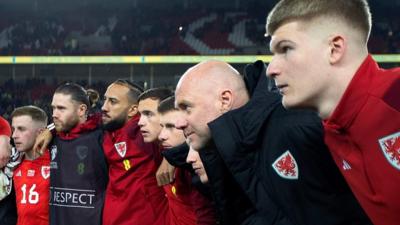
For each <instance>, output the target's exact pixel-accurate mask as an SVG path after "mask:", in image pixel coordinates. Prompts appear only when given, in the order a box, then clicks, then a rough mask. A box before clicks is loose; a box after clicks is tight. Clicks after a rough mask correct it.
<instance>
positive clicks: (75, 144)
mask: <svg viewBox="0 0 400 225" xmlns="http://www.w3.org/2000/svg"><path fill="white" fill-rule="evenodd" d="M266 30H267V34H268V35H270V36H271V42H270V49H271V51H272V53H273V57H272V60H271V62H270V63H269V65H268V67H267V68H266V66H265V65H264V63H263V62H260V61H258V62H255V63H253V64H249V65H248V66H247V67H246V69H245V73H244V76H242V75H241V74H240V73H239V72H237V71H236V70H235V69H234V68H233V67H232V66H230V65H229V64H227V63H225V62H222V61H216V60H208V61H204V62H201V63H199V64H197V65H195V66H193V67H191V68H189V69H188V70H187V71H186V72H185V73H184V74H183V75H182V77H181V78H180V80H179V82H178V84H177V87H176V90H175V94H173V92H172V91H170V90H168V89H164V88H155V89H149V90H146V91H144V92H143V91H142V90H141V88H140V87H138V86H136V85H135V84H132V83H130V82H128V81H125V80H117V81H115V82H113V83H112V84H110V85H109V86H108V88H107V91H106V92H105V93H104V104H103V106H102V109H101V111H102V112H101V115H100V114H97V113H94V112H91V111H90V110H89V109H90V106H91V105H92V104H91V102H90V101H89V98H88V97H87V93H86V91H85V90H84V89H83V88H82V87H81V86H79V85H76V84H71V83H67V84H63V85H61V86H60V87H58V88H57V90H56V91H55V93H54V96H53V101H52V103H51V105H52V109H53V112H52V117H53V122H54V125H55V130H56V132H53V134H52V137H49V134H50V132H48V131H47V132H42V131H43V130H44V128H45V126H46V124H47V117H46V116H45V113H44V112H43V111H42V110H41V109H39V108H37V107H35V106H23V107H20V108H17V109H15V111H14V112H13V114H12V115H11V120H12V122H11V126H12V130H13V133H12V136H11V137H12V139H13V141H14V146H15V148H16V149H17V150H18V151H20V152H24V154H23V155H24V156H23V160H22V163H21V164H20V165H19V166H17V167H16V168H15V169H13V180H14V189H15V192H16V196H17V198H16V203H17V211H18V224H21V225H22V224H33V222H32V221H37V222H34V224H48V223H50V224H74V225H75V224H106V225H108V224H114V225H124V224H141V225H142V224H143V225H145V224H156V225H162V224H177V225H178V224H179V225H180V224H187V225H189V224H227V225H236V224H237V225H239V224H240V225H241V224H243V225H244V224H259V225H268V224H271V225H273V224H275V225H294V224H301V225H317V224H327V225H328V224H329V225H330V224H331V225H339V224H376V225H395V224H398V221H399V220H400V216H399V212H400V203H399V201H398V200H399V199H400V194H398V193H399V192H398V191H397V189H398V188H399V187H400V97H399V96H400V70H399V69H391V70H383V69H381V68H379V67H378V65H377V63H376V62H375V61H374V60H373V58H372V56H371V55H369V54H368V50H367V41H368V38H369V34H370V30H371V15H370V11H369V6H368V3H367V2H366V0H338V1H329V0H296V1H292V0H281V1H279V2H278V3H277V5H276V6H275V7H274V8H273V10H272V11H271V12H270V13H269V15H268V18H267V25H266ZM0 127H1V133H0V135H2V136H0V142H1V143H0V144H1V146H2V148H3V149H2V151H1V154H2V155H0V159H1V161H2V162H1V163H2V165H1V166H5V164H6V163H7V160H5V159H6V158H7V157H6V154H4V153H3V152H4V149H7V150H8V149H10V147H9V144H8V142H9V137H10V135H11V131H10V129H9V128H7V125H6V123H5V122H4V121H3V122H2V123H1V126H0ZM41 132H42V134H41V135H40V137H43V139H41V140H42V141H39V142H38V143H39V144H40V145H41V147H42V148H46V147H47V146H48V150H44V151H36V150H34V149H35V148H34V143H35V140H36V138H37V137H38V136H39V133H41ZM46 134H47V135H46ZM46 136H47V137H46ZM39 139H40V138H39ZM45 139H46V140H47V142H46V141H43V140H45ZM50 139H52V141H51V143H50V144H48V142H49V141H50ZM38 152H39V153H40V154H39V153H38ZM42 153H43V154H42ZM3 154H4V155H3ZM3 156H4V160H3V158H2V157H3ZM3 161H4V162H3ZM189 165H191V166H189ZM46 190H49V193H50V195H48V194H46V193H48V192H46ZM11 202H12V201H11ZM0 203H1V204H3V203H5V199H4V200H2V201H1V202H0ZM0 210H2V209H0ZM46 212H47V214H46ZM46 215H49V216H48V217H46ZM48 218H49V219H48ZM2 224H3V223H2Z"/></svg>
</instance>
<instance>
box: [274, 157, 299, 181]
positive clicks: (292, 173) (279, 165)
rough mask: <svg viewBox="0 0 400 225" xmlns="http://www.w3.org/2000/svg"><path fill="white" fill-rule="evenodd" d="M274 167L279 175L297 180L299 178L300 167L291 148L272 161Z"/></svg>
mask: <svg viewBox="0 0 400 225" xmlns="http://www.w3.org/2000/svg"><path fill="white" fill-rule="evenodd" d="M272 168H274V170H275V172H276V173H277V174H278V175H279V176H281V177H283V178H285V179H290V180H297V179H298V178H299V167H298V166H297V162H296V160H295V158H294V157H293V155H292V154H291V153H290V151H289V150H287V151H286V152H285V153H283V154H282V155H281V156H279V157H278V158H277V159H276V160H275V162H274V163H272Z"/></svg>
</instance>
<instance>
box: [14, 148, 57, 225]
mask: <svg viewBox="0 0 400 225" xmlns="http://www.w3.org/2000/svg"><path fill="white" fill-rule="evenodd" d="M13 180H14V188H15V195H16V200H17V212H18V223H17V225H32V224H35V225H48V224H49V193H50V154H49V151H45V153H44V154H43V155H42V156H41V157H39V158H37V159H35V160H32V161H31V160H23V161H22V163H21V164H20V165H19V166H18V167H17V169H16V170H15V171H14V177H13Z"/></svg>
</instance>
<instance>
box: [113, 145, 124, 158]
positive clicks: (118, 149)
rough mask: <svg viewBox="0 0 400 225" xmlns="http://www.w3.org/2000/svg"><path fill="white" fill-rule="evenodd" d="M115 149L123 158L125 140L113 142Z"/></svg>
mask: <svg viewBox="0 0 400 225" xmlns="http://www.w3.org/2000/svg"><path fill="white" fill-rule="evenodd" d="M114 146H115V150H117V152H118V154H119V155H120V156H121V157H122V158H123V157H125V154H126V142H125V141H124V142H118V143H115V144H114Z"/></svg>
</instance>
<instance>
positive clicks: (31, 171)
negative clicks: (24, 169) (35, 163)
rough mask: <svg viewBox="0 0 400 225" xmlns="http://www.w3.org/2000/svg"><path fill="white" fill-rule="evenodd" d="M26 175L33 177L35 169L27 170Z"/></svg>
mask: <svg viewBox="0 0 400 225" xmlns="http://www.w3.org/2000/svg"><path fill="white" fill-rule="evenodd" d="M27 176H28V177H34V176H35V170H28V174H27Z"/></svg>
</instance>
